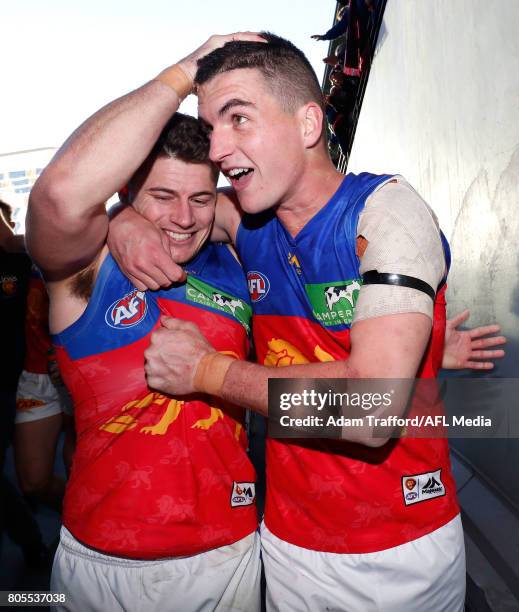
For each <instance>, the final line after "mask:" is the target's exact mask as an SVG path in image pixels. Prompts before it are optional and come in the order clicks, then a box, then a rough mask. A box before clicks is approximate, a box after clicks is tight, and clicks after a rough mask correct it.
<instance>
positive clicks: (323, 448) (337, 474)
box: [236, 173, 459, 553]
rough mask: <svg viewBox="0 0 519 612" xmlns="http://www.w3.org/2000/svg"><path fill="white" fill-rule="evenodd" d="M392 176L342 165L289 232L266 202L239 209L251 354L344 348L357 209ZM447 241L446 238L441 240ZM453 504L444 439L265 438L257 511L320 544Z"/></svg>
mask: <svg viewBox="0 0 519 612" xmlns="http://www.w3.org/2000/svg"><path fill="white" fill-rule="evenodd" d="M391 178H392V177H390V176H375V175H372V174H368V173H363V174H360V175H358V176H356V175H353V174H349V175H347V176H346V177H345V178H344V180H343V182H342V184H341V186H340V187H339V189H338V190H337V192H336V193H335V194H334V196H333V197H332V198H331V200H330V201H329V202H328V203H327V204H326V205H325V206H324V207H323V208H322V209H321V210H320V211H319V212H318V213H317V214H316V215H315V216H314V217H313V218H312V219H311V220H310V221H309V222H308V223H307V224H306V225H305V227H303V229H302V230H301V231H300V232H299V233H298V234H297V236H296V237H292V236H291V235H290V234H289V233H288V232H287V231H286V230H285V228H284V227H283V225H282V224H281V223H280V222H279V220H278V219H277V217H276V216H275V214H274V213H272V212H271V211H267V212H266V213H262V214H259V215H245V217H244V218H243V220H242V223H241V225H240V227H239V229H238V235H237V241H236V242H237V250H238V253H239V255H240V258H241V260H242V263H243V266H244V270H245V271H246V273H247V279H248V284H249V293H250V296H251V300H252V308H253V334H254V343H255V349H256V353H257V359H258V361H259V363H261V364H264V365H267V366H272V367H282V366H285V365H295V364H304V363H311V362H319V361H320V362H323V361H334V360H345V359H347V358H348V355H349V353H350V328H351V324H352V321H353V316H354V310H355V302H356V299H357V296H358V292H359V290H360V286H361V283H362V280H361V278H360V272H359V259H358V257H357V255H356V235H357V232H356V229H357V224H358V217H359V214H360V212H361V211H362V209H363V207H364V205H365V202H366V199H367V197H368V196H369V195H370V194H371V193H372V192H373V191H374V190H375V189H376V188H378V187H380V186H381V185H382V184H383V183H384V182H387V181H389V180H391ZM447 248H448V247H447ZM444 291H445V288H443V289H442V290H441V291H440V292H439V293H438V296H437V298H436V301H435V305H434V323H433V332H432V335H431V340H430V342H429V346H428V348H427V351H426V354H425V356H424V359H423V363H422V366H421V368H420V371H419V373H418V376H419V377H434V376H436V374H437V371H438V369H439V366H440V364H441V359H442V353H443V341H444V332H445V300H444ZM458 512H459V509H458V506H457V502H456V494H455V484H454V481H453V478H452V475H451V470H450V463H449V451H448V444H447V441H446V440H444V439H423V438H422V439H412V438H401V439H394V440H391V441H389V442H388V443H387V444H385V445H384V446H382V447H380V448H369V447H365V446H362V445H360V444H353V443H348V442H343V441H340V442H339V441H330V440H324V439H322V440H315V439H313V440H304V441H302V440H288V439H287V440H280V439H268V440H267V500H266V508H265V523H266V525H267V527H268V528H269V529H270V530H271V531H272V532H273V533H274V534H275V535H276V536H278V537H279V538H281V539H283V540H285V541H287V542H290V543H292V544H295V545H297V546H301V547H304V548H309V549H312V550H318V551H327V552H334V553H369V552H375V551H378V550H384V549H387V548H391V547H393V546H397V545H400V544H403V543H405V542H408V541H410V540H414V539H416V538H419V537H421V536H423V535H425V534H427V533H430V532H432V531H434V530H435V529H437V528H438V527H440V526H442V525H443V524H445V523H447V522H448V521H449V520H451V519H452V518H453V517H454V516H456V514H457V513H458Z"/></svg>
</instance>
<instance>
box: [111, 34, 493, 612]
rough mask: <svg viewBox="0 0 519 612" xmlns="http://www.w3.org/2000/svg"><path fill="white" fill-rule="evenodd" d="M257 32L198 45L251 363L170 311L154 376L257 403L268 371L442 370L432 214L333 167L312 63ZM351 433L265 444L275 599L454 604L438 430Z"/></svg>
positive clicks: (408, 195)
mask: <svg viewBox="0 0 519 612" xmlns="http://www.w3.org/2000/svg"><path fill="white" fill-rule="evenodd" d="M262 37H263V39H264V41H263V42H259V41H258V42H256V41H232V42H230V43H228V44H227V45H225V46H223V47H221V48H219V49H216V50H215V51H213V52H212V53H210V54H208V55H207V56H206V57H203V58H202V59H201V60H200V61H199V63H198V72H197V75H196V79H195V82H196V85H197V95H198V98H199V115H200V117H201V118H202V120H203V121H204V123H205V124H206V125H207V126H208V127H209V129H210V130H211V149H210V157H211V159H212V161H213V162H215V163H216V164H218V166H219V168H220V169H221V170H222V172H223V173H224V174H225V175H226V176H227V177H228V178H229V180H230V182H231V184H232V187H233V188H234V191H235V194H236V196H237V201H233V196H232V195H231V197H229V198H226V199H223V200H222V202H220V203H219V205H218V207H217V214H216V221H215V228H216V229H217V231H218V232H220V233H225V234H226V235H227V236H228V238H229V239H230V240H232V241H233V242H234V243H235V244H236V247H237V250H238V254H239V256H240V258H241V260H242V262H243V265H244V268H245V270H246V271H247V273H248V279H249V291H250V294H251V301H252V307H253V313H254V325H253V331H254V339H255V348H256V354H257V360H258V364H252V363H247V362H245V361H243V360H240V361H237V360H231V359H229V358H228V357H226V356H224V355H221V354H218V353H217V352H216V351H214V349H212V348H211V346H209V345H208V343H207V342H206V341H205V340H204V338H203V337H202V335H201V334H200V332H199V330H198V329H197V328H196V326H195V325H193V324H192V323H185V322H183V321H178V320H174V319H171V318H163V320H162V325H163V327H162V328H161V329H158V330H157V331H155V333H154V334H153V336H152V342H151V346H150V348H149V349H147V351H146V353H145V356H146V374H147V379H148V384H149V385H150V386H151V387H153V388H156V389H160V390H163V391H167V392H171V393H175V394H190V393H193V392H195V391H204V392H207V393H210V394H212V395H216V396H219V397H222V398H225V399H227V400H230V401H233V402H235V403H238V404H239V405H243V406H248V407H250V408H252V409H253V410H256V411H258V412H260V413H262V414H267V411H268V408H267V381H268V378H273V377H276V378H318V377H326V378H330V377H332V378H352V379H357V378H393V379H413V378H415V377H434V376H435V375H436V373H437V370H438V368H439V367H440V364H441V360H442V352H443V343H444V334H445V329H446V327H445V325H446V322H445V301H444V293H445V286H444V280H445V276H446V272H447V259H448V246H447V245H446V243H445V242H444V241H443V240H442V236H441V233H440V230H439V228H438V224H437V221H436V218H435V216H434V214H433V212H432V211H431V210H430V209H429V207H428V206H427V205H426V204H425V202H423V200H422V199H421V198H420V197H419V196H418V194H416V192H415V191H414V190H413V189H412V188H411V187H410V186H409V185H408V184H407V183H406V182H405V180H404V179H402V177H399V176H374V175H371V174H362V175H359V176H354V175H348V176H346V177H344V176H343V175H342V174H340V173H339V172H337V170H336V169H335V168H334V166H333V164H332V163H331V160H330V158H329V155H328V151H327V147H326V141H325V131H324V126H323V105H322V98H321V94H320V91H319V84H318V82H317V79H316V77H315V74H314V73H313V71H312V69H311V67H310V64H309V63H308V61H307V60H306V58H305V57H304V55H303V53H302V52H301V51H299V50H298V49H297V48H296V47H294V45H292V44H291V43H290V42H288V41H286V40H284V39H282V38H279V37H277V36H274V35H272V34H262ZM170 70H171V69H170ZM173 86H174V85H173ZM146 103H147V107H148V108H149V107H150V105H152V104H153V101H152V100H147V102H146ZM143 108H144V107H143ZM148 112H150V111H148ZM234 199H235V200H236V198H234ZM240 208H241V209H242V210H243V211H244V213H245V214H244V215H243V217H242V216H241V214H240V210H239V209H240ZM135 217H136V215H134V214H133V215H132V213H131V211H127V212H125V213H123V215H122V216H121V218H120V220H119V221H120V223H121V224H122V225H120V226H119V227H120V228H124V221H123V219H127V223H128V226H129V227H131V228H134V227H139V228H143V230H142V231H148V234H149V235H150V236H151V234H152V231H151V230H149V229H146V228H147V225H146V224H145V223H144V222H143V221H137V220H136V219H135ZM128 226H127V227H128ZM119 231H120V232H121V233H120V234H119V237H118V238H117V235H114V239H113V241H112V245H111V246H113V248H114V250H115V251H118V252H119V258H120V260H121V265H122V266H123V268H124V269H126V270H127V271H128V273H129V274H130V275H132V278H133V279H134V280H135V282H136V286H141V287H142V284H141V283H142V281H146V278H149V277H150V276H151V277H152V282H154V283H157V284H160V283H161V279H160V277H156V275H154V273H153V268H151V269H150V267H149V266H146V261H145V258H140V259H139V261H138V263H137V264H136V263H135V262H134V261H133V258H132V256H131V253H129V251H128V250H127V249H125V248H124V243H125V242H126V238H125V239H121V237H122V236H125V237H127V236H128V230H127V229H120V230H119ZM131 231H135V230H134V229H133V230H131ZM150 244H151V243H150ZM150 253H151V254H152V256H153V260H154V261H153V266H154V267H159V268H161V270H162V271H161V274H163V275H165V276H166V282H171V281H174V280H176V279H177V278H178V277H179V275H180V274H181V271H180V270H179V269H178V268H177V267H176V266H175V265H173V264H172V262H171V261H169V260H168V258H167V257H165V256H164V253H161V251H160V245H159V248H157V246H155V247H154V246H149V247H147V254H148V256H149V255H150ZM143 270H144V271H147V272H145V273H144V276H143ZM362 281H363V284H362V286H361V283H362ZM451 331H452V330H451ZM483 342H484V341H483ZM469 344H470V340H469ZM491 344H492V341H491V342H490V344H486V345H485V344H482V345H481V346H483V347H484V346H491ZM472 348H473V347H471V349H472ZM470 352H471V351H470V350H469V351H468V353H469V354H470ZM480 356H487V355H486V354H481V355H480ZM488 356H492V355H488ZM272 366H286V367H282V368H277V367H276V368H273V367H272ZM403 404H404V402H403ZM402 410H403V406H402ZM344 438H345V439H344V440H343V441H326V440H317V441H316V440H305V441H298V440H290V441H288V440H279V439H278V440H274V439H269V440H267V501H266V510H265V525H264V528H263V531H262V536H263V560H264V564H265V572H266V579H267V605H268V607H269V609H272V610H277V609H280V610H291V611H292V610H293V611H297V612H299V611H301V610H324V609H339V610H348V611H352V610H355V611H362V612H364V611H367V610H388V611H389V610H392V611H396V610H398V611H402V610H408V611H411V610H412V611H415V610H430V611H431V612H432V611H436V610H440V609H441V610H449V611H454V610H461V609H462V608H463V600H464V579H465V569H464V550H463V535H462V530H461V522H460V518H459V509H458V506H457V502H456V492H455V484H454V481H453V478H452V475H451V473H450V465H449V457H448V445H447V442H446V440H440V439H427V440H426V439H420V440H419V439H410V438H402V439H399V440H391V441H387V440H382V439H374V438H371V437H368V436H362V435H359V433H358V432H356V431H354V430H353V429H351V430H345V432H344ZM353 442H355V443H356V444H355V443H353ZM413 478H414V479H415V480H414V484H413V486H415V487H416V486H421V487H423V488H426V483H427V482H428V479H429V482H431V483H432V482H433V478H434V482H435V483H436V485H437V486H436V485H435V487H434V490H433V489H431V491H429V492H428V494H427V495H424V496H423V498H422V499H423V503H408V500H410V499H411V498H410V497H407V498H406V487H408V486H409V485H410V484H411V482H412V479H413ZM419 501H422V500H419Z"/></svg>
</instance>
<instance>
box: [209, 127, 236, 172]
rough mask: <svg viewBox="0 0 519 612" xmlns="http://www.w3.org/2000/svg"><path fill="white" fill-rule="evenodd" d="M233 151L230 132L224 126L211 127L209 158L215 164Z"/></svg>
mask: <svg viewBox="0 0 519 612" xmlns="http://www.w3.org/2000/svg"><path fill="white" fill-rule="evenodd" d="M233 151H234V140H233V137H232V132H231V131H230V130H228V129H226V127H223V128H216V127H215V128H213V131H212V132H211V146H210V148H209V158H210V159H211V161H212V162H214V163H215V164H219V163H222V162H223V161H224V160H225V158H226V157H229V155H231V154H232V153H233Z"/></svg>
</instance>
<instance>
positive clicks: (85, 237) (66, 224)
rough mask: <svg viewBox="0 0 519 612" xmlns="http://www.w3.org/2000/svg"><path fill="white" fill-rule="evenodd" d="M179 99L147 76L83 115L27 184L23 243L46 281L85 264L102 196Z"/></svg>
mask: <svg viewBox="0 0 519 612" xmlns="http://www.w3.org/2000/svg"><path fill="white" fill-rule="evenodd" d="M179 104H180V98H179V95H178V94H177V93H176V92H175V91H174V89H172V88H171V87H168V86H167V85H165V84H164V83H162V82H160V81H157V80H154V81H150V82H149V83H147V84H146V85H144V86H143V87H141V88H139V89H137V90H135V91H133V92H131V93H129V94H127V95H126V96H123V97H122V98H119V99H117V100H115V101H113V102H111V103H110V104H108V105H107V106H105V107H104V108H102V109H101V110H99V111H98V112H97V113H95V114H94V115H93V116H92V117H90V118H89V119H87V121H86V122H85V123H84V124H83V125H81V126H80V127H79V128H78V129H77V130H76V131H75V132H74V133H73V134H72V135H71V136H70V138H69V139H68V140H67V141H66V142H65V144H64V145H63V146H62V147H61V149H60V150H59V151H58V152H57V154H56V155H55V157H54V159H53V160H52V161H51V162H50V164H49V165H48V166H47V168H46V169H45V170H44V172H43V173H42V174H41V176H40V178H39V179H38V181H37V182H36V184H35V185H34V188H33V190H32V193H31V197H30V201H29V209H28V216H27V246H28V249H29V251H30V254H31V256H32V258H33V259H34V261H35V262H36V263H37V264H38V265H39V266H40V268H41V269H42V270H43V271H44V273H45V276H46V278H47V280H62V279H64V278H66V277H69V276H71V275H72V274H74V273H76V272H78V271H79V270H81V269H83V268H85V267H86V266H87V265H89V264H90V263H91V261H92V260H93V259H94V258H95V257H96V255H97V254H98V253H99V251H100V249H101V248H102V246H103V244H104V242H105V239H106V234H107V231H108V218H107V215H106V211H105V202H106V200H107V199H108V198H110V197H111V196H112V195H113V194H114V193H115V192H116V191H117V190H118V189H120V188H121V187H123V186H124V185H125V184H126V182H127V181H128V179H129V178H130V177H131V176H132V174H133V173H134V172H135V170H136V169H137V168H138V167H139V166H140V164H141V163H142V162H143V161H144V159H145V158H146V156H147V155H148V153H149V151H150V149H151V147H152V146H153V144H154V142H155V141H156V140H157V138H158V136H159V134H160V131H161V129H162V127H163V126H164V124H165V123H166V121H167V120H168V119H169V117H170V116H171V115H172V114H173V113H174V112H175V111H176V110H177V108H178V106H179Z"/></svg>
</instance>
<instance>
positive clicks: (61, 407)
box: [15, 370, 73, 423]
mask: <svg viewBox="0 0 519 612" xmlns="http://www.w3.org/2000/svg"><path fill="white" fill-rule="evenodd" d="M62 412H63V413H65V414H68V415H72V414H73V408H72V399H71V397H70V395H69V394H68V391H67V389H66V387H64V386H63V385H60V386H55V385H54V383H53V382H52V380H51V378H50V376H49V375H48V374H34V373H33V372H27V371H26V370H23V372H22V373H21V375H20V378H19V379H18V389H17V391H16V417H15V423H28V422H30V421H39V420H40V419H45V418H47V417H51V416H54V415H56V414H61V413H62Z"/></svg>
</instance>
